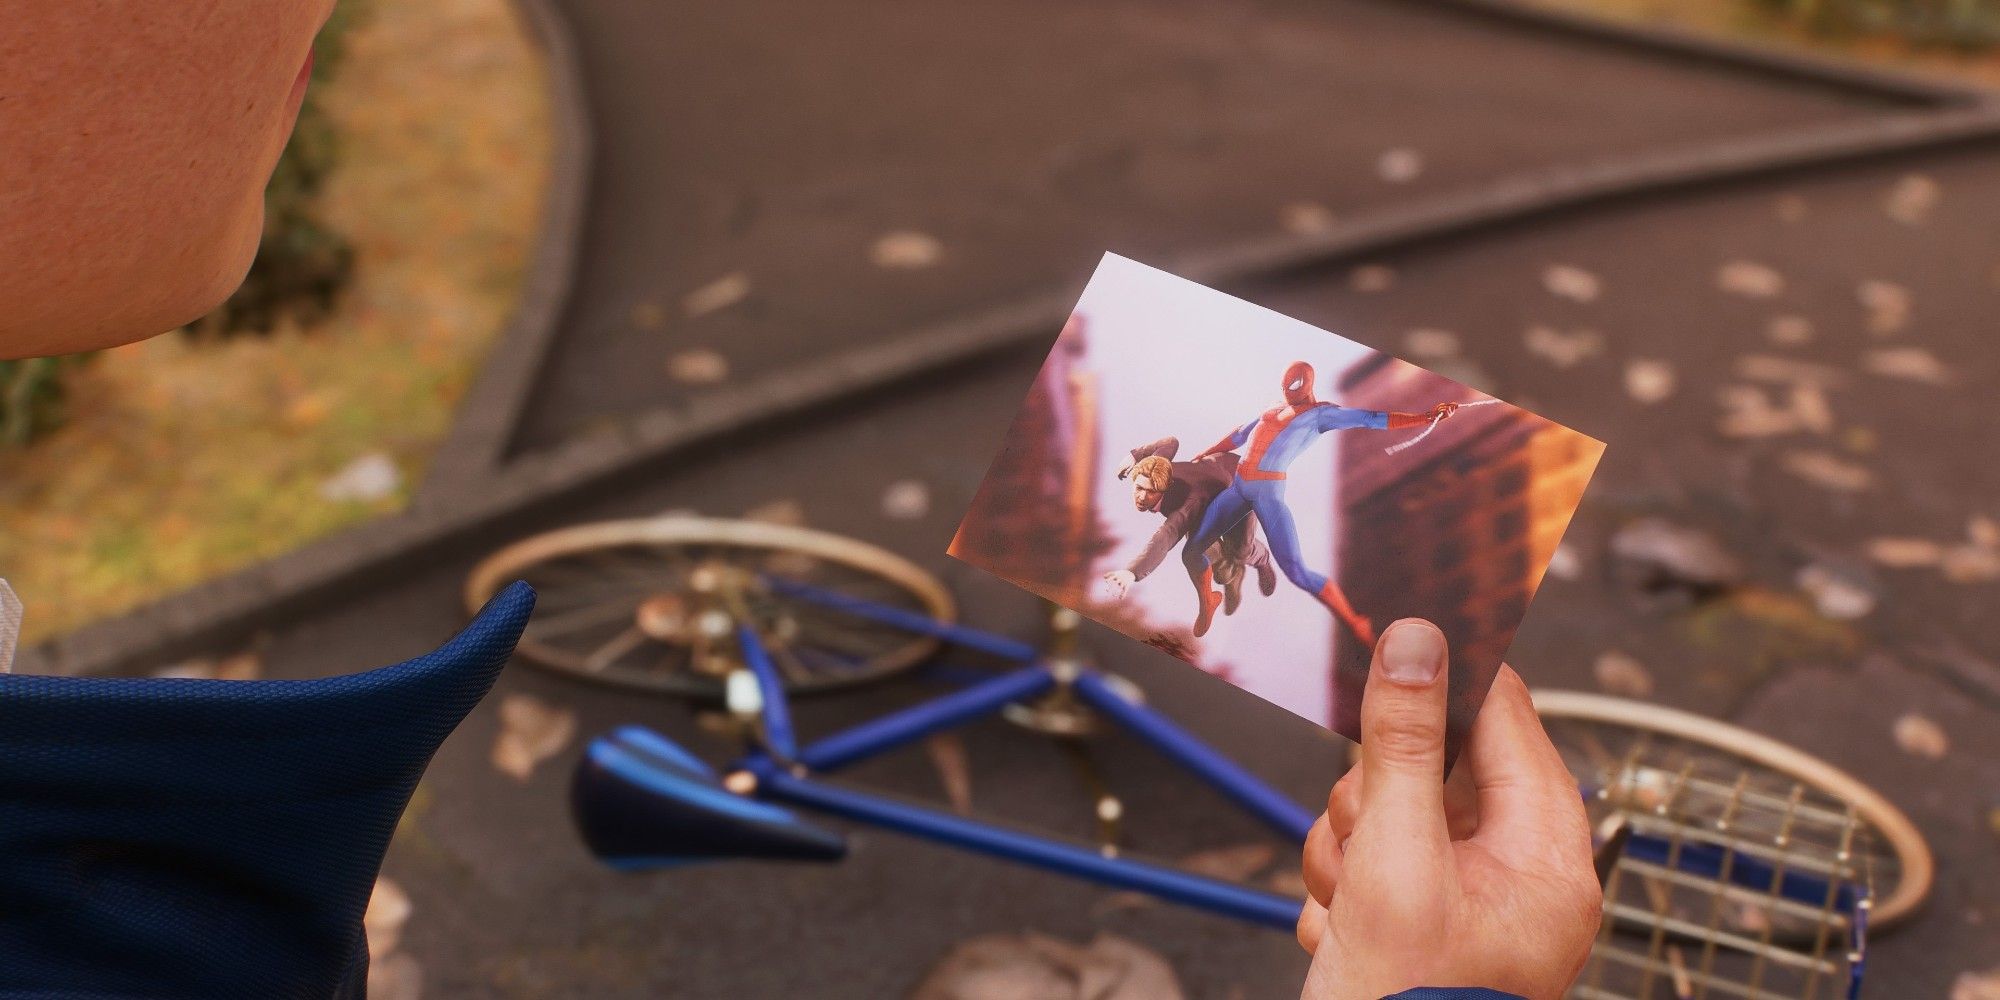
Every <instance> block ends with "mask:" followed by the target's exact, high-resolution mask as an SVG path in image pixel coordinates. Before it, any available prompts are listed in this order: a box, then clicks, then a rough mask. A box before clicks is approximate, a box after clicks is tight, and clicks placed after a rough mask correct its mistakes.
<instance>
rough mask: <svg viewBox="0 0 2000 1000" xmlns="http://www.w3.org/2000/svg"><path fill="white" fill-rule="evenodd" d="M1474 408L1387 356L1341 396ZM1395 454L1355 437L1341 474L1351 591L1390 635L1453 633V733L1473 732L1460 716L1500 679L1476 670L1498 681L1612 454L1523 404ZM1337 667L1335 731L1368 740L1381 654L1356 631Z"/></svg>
mask: <svg viewBox="0 0 2000 1000" xmlns="http://www.w3.org/2000/svg"><path fill="white" fill-rule="evenodd" d="M1465 397H1466V392H1465V390H1464V389H1463V387H1461V386H1459V385H1458V384H1457V383H1454V382H1452V381H1450V380H1448V379H1445V378H1443V377H1441V376H1438V375H1434V374H1432V373H1430V372H1427V371H1424V370H1423V369H1420V368H1417V367H1415V366H1413V365H1409V364H1405V363H1403V362H1400V361H1397V360H1395V359H1393V358H1391V357H1389V356H1387V355H1383V354H1377V355H1374V356H1372V357H1371V358H1369V359H1368V360H1367V361H1364V362H1361V363H1360V364H1357V365H1355V366H1353V367H1351V368H1349V369H1348V370H1347V371H1346V372H1345V373H1344V374H1343V376H1342V378H1341V382H1340V386H1339V396H1338V397H1337V398H1338V399H1339V401H1340V402H1341V403H1342V404H1343V405H1346V406H1354V407H1361V408H1365V409H1372V410H1422V409H1426V408H1428V407H1430V406H1431V405H1432V404H1434V403H1437V402H1440V401H1445V400H1463V399H1464V398H1465ZM1410 433H1415V432H1414V431H1412V432H1410ZM1393 440H1394V441H1401V440H1407V435H1398V436H1396V437H1395V438H1394V439H1393ZM1386 443H1392V442H1390V441H1385V436H1384V435H1381V434H1376V433H1372V432H1356V433H1351V434H1345V435H1342V440H1341V442H1340V444H1341V448H1340V457H1339V461H1338V463H1337V465H1336V467H1335V473H1334V474H1335V477H1336V480H1337V481H1336V483H1335V497H1336V501H1335V502H1336V504H1337V505H1338V509H1339V510H1340V512H1341V520H1340V526H1339V530H1338V533H1337V535H1338V541H1337V542H1336V545H1337V551H1336V552H1335V553H1334V563H1335V565H1336V566H1338V567H1339V569H1338V573H1337V575H1338V579H1339V581H1340V586H1341V588H1342V589H1343V590H1345V591H1346V593H1347V596H1348V599H1349V600H1350V601H1351V602H1352V603H1353V604H1354V607H1355V608H1356V609H1357V610H1359V611H1360V612H1361V613H1362V614H1365V615H1368V616H1369V617H1370V618H1372V619H1373V620H1374V621H1375V623H1376V625H1377V627H1378V628H1380V627H1383V626H1386V625H1388V624H1389V622H1391V621H1393V620H1395V619H1397V618H1405V617H1422V618H1428V619H1430V620H1431V621H1433V622H1435V623H1436V624H1437V625H1438V626H1439V627H1440V628H1442V629H1443V630H1444V632H1445V634H1446V635H1447V636H1449V637H1450V638H1451V642H1452V650H1451V653H1452V663H1451V689H1452V712H1453V716H1454V719H1453V721H1454V723H1463V722H1469V721H1470V720H1469V719H1465V718H1460V714H1461V713H1469V712H1470V711H1471V710H1472V707H1473V705H1475V704H1476V703H1477V701H1478V700H1479V698H1477V697H1475V694H1476V695H1480V696H1483V694H1484V692H1485V688H1486V686H1487V684H1489V683H1491V680H1492V678H1491V676H1490V675H1489V676H1477V677H1475V676H1473V674H1474V672H1475V671H1474V665H1478V667H1479V672H1481V673H1484V672H1486V671H1491V670H1493V669H1497V666H1498V664H1499V662H1500V659H1501V657H1502V656H1503V655H1504V654H1505V653H1506V650H1507V646H1508V645H1509V644H1510V643H1511V642H1512V641H1513V638H1514V631H1515V629H1516V628H1517V627H1518V626H1519V624H1520V621H1521V617H1522V615H1523V613H1524V612H1525V611H1526V610H1527V606H1528V601H1529V599H1530V598H1531V597H1533V596H1534V593H1535V588H1536V587H1537V586H1538V585H1539V584H1540V583H1541V575H1542V571H1543V568H1544V567H1546V566H1547V565H1548V561H1549V559H1550V557H1551V556H1553V555H1554V553H1555V549H1556V545H1557V543H1558V542H1560V541H1561V540H1562V534H1563V529H1564V528H1566V527H1567V526H1568V524H1569V518H1570V514H1571V512H1572V511H1574V510H1575V508H1576V504H1577V501H1578V499H1579V498H1580V497H1581V496H1582V495H1583V490H1584V487H1585V485H1586V484H1587V483H1588V482H1589V480H1590V473H1591V470H1592V469H1593V468H1595V467H1596V465H1597V459H1598V456H1599V455H1601V454H1602V453H1603V450H1604V446H1603V445H1602V444H1600V443H1599V442H1597V441H1596V440H1594V439H1592V438H1589V437H1586V436H1584V435H1582V434H1579V433H1577V432H1575V431H1572V430H1570V429H1568V428H1566V427H1562V426H1560V425H1558V424H1555V423H1552V422H1550V421H1548V420H1545V419H1543V418H1541V417H1537V416H1535V415H1533V414H1531V413H1528V412H1526V411H1524V410H1520V409H1517V408H1515V407H1512V406H1479V407H1471V408H1467V409H1461V410H1459V411H1458V413H1457V414H1456V415H1454V416H1453V417H1452V418H1451V419H1449V420H1446V421H1444V422H1443V423H1441V424H1439V425H1438V427H1437V429H1436V430H1435V431H1434V432H1433V433H1432V434H1431V435H1430V436H1429V437H1428V438H1426V439H1425V440H1424V441H1423V442H1422V443H1420V444H1417V445H1416V446H1414V447H1412V448H1409V449H1407V450H1405V451H1402V452H1400V453H1398V454H1395V455H1388V454H1385V453H1384V445H1385V444H1386ZM1333 656H1334V671H1333V677H1334V697H1333V704H1334V706H1335V708H1334V716H1335V717H1334V725H1335V728H1336V729H1341V728H1346V727H1350V726H1351V727H1354V729H1349V730H1348V731H1355V730H1358V728H1359V724H1360V718H1359V708H1360V701H1361V699H1360V697H1359V695H1360V692H1361V690H1362V686H1363V685H1364V684H1365V683H1366V681H1367V671H1368V661H1369V658H1370V651H1369V650H1367V649H1363V648H1361V646H1360V644H1359V643H1357V642H1355V641H1354V640H1353V637H1352V636H1349V635H1347V634H1345V633H1344V632H1343V633H1341V634H1340V638H1339V639H1338V640H1337V641H1336V643H1335V646H1334V652H1333ZM1344 691H1345V692H1351V694H1350V695H1349V696H1348V697H1346V698H1343V697H1341V694H1342V692H1344ZM1453 731H1454V732H1463V731H1464V730H1463V726H1462V725H1454V726H1453Z"/></svg>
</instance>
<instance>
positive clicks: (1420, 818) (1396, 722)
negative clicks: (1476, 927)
mask: <svg viewBox="0 0 2000 1000" xmlns="http://www.w3.org/2000/svg"><path fill="white" fill-rule="evenodd" d="M1447 659H1448V657H1447V655H1446V650H1445V639H1444V633H1443V632H1440V631H1438V628H1437V626H1435V625H1432V624H1431V623H1430V622H1427V621H1424V620H1422V619H1420V618H1405V619H1403V620H1401V621H1398V622H1396V623H1395V624H1393V625H1391V626H1389V629H1388V631H1387V632H1385V633H1383V635H1382V641H1381V642H1379V643H1376V645H1375V660H1374V663H1373V664H1372V665H1370V667H1369V669H1368V688H1367V691H1366V692H1365V693H1364V694H1363V695H1362V700H1361V776H1362V788H1361V810H1360V813H1361V815H1360V818H1359V819H1358V821H1357V822H1356V823H1355V833H1356V834H1357V835H1360V834H1364V833H1366V834H1367V835H1368V839H1369V840H1370V841H1372V842H1373V843H1377V844H1382V845H1385V846H1386V845H1398V846H1399V847H1403V846H1407V847H1418V848H1428V847H1435V848H1436V849H1438V850H1443V849H1445V847H1446V845H1448V844H1449V834H1448V832H1447V830H1446V826H1445V814H1444V733H1445V694H1446V689H1447V685H1446V683H1445V675H1446V660H1447Z"/></svg>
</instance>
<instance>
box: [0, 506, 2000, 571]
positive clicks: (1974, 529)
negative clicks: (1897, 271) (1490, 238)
mask: <svg viewBox="0 0 2000 1000" xmlns="http://www.w3.org/2000/svg"><path fill="white" fill-rule="evenodd" d="M1965 537H1966V538H1967V539H1968V540H1970V541H1971V542H1972V544H1974V545H1978V546H1982V547H1984V548H1989V549H1996V548H2000V521H1995V520H1994V519H1992V518H1990V517H1987V516H1986V515H1984V514H1974V515H1972V516H1971V517H1970V518H1968V519H1966V522H1965ZM0 582H4V581H0Z"/></svg>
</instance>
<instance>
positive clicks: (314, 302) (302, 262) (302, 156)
mask: <svg viewBox="0 0 2000 1000" xmlns="http://www.w3.org/2000/svg"><path fill="white" fill-rule="evenodd" d="M363 6H364V5H363V4H362V3H358V2H348V3H342V4H339V5H337V6H336V7H335V8H334V10H333V15H332V17H331V18H329V19H328V21H327V23H326V27H325V28H323V29H321V30H320V33H319V37H318V38H317V39H315V40H314V42H313V52H314V55H313V69H312V82H311V85H310V86H308V87H307V88H306V95H305V100H304V101H303V102H302V103H301V104H300V106H299V115H298V122H297V124H296V125H295V126H294V127H293V129H292V137H291V141H290V142H289V143H287V144H286V146H285V151H284V153H283V155H281V156H279V157H278V164H277V166H276V167H275V168H274V169H273V170H272V172H271V183H270V184H269V185H268V186H267V187H266V188H265V189H264V235H263V241H262V242H261V243H260V244H259V245H258V248H257V259H256V260H255V261H254V262H253V263H252V264H251V265H250V273H249V274H248V275H246V276H245V277H244V279H243V285H242V287H240V288H238V289H237V290H236V294H234V295H231V296H230V297H229V301H227V302H224V303H223V304H222V305H221V306H220V307H219V308H217V309H216V310H215V311H214V312H212V313H209V314H208V315H207V316H204V317H202V318H201V319H199V320H196V321H195V322H194V323H193V324H191V325H190V326H189V327H188V332H189V333H190V334H192V335H194V336H198V337H201V336H225V337H226V336H230V335H233V334H240V333H255V334H265V333H270V332H271V331H272V330H273V329H275V328H276V327H277V325H278V324H279V322H281V321H283V320H286V319H290V320H292V321H294V322H296V323H299V324H302V325H303V324H312V323H317V322H319V321H320V320H323V319H325V318H326V317H327V316H328V315H330V314H331V313H332V312H333V307H334V302H335V300H336V299H338V298H339V296H340V292H341V290H342V289H343V288H345V287H346V286H347V281H348V278H349V277H351V276H352V275H353V272H354V248H353V246H351V245H350V244H349V243H348V240H347V238H346V236H345V235H343V234H342V233H340V232H339V231H338V230H336V229H335V228H334V227H333V226H331V225H329V224H328V223H327V221H326V219H325V217H324V214H323V212H322V207H321V200H320V194H321V191H322V189H323V188H324V187H325V186H326V180H327V177H328V176H329V175H331V174H332V173H333V170H334V167H335V165H336V164H337V163H338V161H339V159H340V146H341V143H340V134H339V129H338V127H337V125H336V122H335V119H334V116H333V115H332V114H330V113H328V111H327V106H326V97H327V92H328V91H327V84H328V82H329V81H331V80H332V79H333V76H334V74H335V73H336V72H337V71H338V70H339V67H340V63H341V61H342V58H343V56H345V54H346V47H347V46H346V42H347V34H348V32H349V30H350V29H352V28H353V27H354V26H355V24H356V22H357V20H358V19H359V18H360V17H361V16H363V15H362V14H361V13H359V11H360V10H361V8H362V7H363Z"/></svg>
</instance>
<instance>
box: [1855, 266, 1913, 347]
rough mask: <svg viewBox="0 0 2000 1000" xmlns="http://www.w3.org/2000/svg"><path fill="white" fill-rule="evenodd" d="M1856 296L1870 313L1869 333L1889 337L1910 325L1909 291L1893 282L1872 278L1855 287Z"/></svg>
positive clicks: (1862, 306)
mask: <svg viewBox="0 0 2000 1000" xmlns="http://www.w3.org/2000/svg"><path fill="white" fill-rule="evenodd" d="M1854 296H1855V298H1857V299H1859V300H1860V301H1861V308H1863V309H1865V310H1867V312H1868V332H1870V333H1873V334H1875V335H1876V336H1888V335H1889V334H1892V333H1896V332H1897V331H1899V330H1901V329H1903V327H1905V326H1907V325H1909V322H1910V290H1909V289H1907V288H1904V287H1903V286H1901V285H1898V284H1896V283H1895V282H1893V281H1880V280H1877V279H1873V278H1871V279H1869V280H1866V281H1863V282H1861V283H1860V284H1859V285H1856V286H1855V288H1854Z"/></svg>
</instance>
